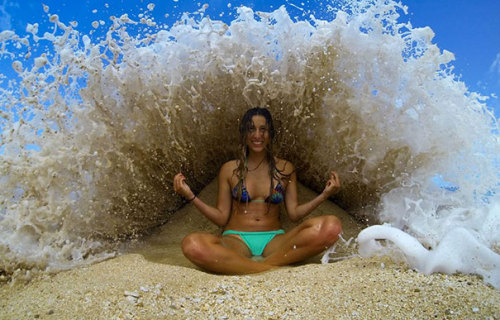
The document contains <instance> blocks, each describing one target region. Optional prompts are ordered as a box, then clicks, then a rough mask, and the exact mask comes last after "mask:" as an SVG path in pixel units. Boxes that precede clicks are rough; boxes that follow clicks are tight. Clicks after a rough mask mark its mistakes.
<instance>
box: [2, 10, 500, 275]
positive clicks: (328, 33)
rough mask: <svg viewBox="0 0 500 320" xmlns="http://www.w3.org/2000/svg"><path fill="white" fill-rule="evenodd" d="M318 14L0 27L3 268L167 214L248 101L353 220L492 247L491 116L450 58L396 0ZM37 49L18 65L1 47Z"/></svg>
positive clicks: (219, 155) (72, 259)
mask: <svg viewBox="0 0 500 320" xmlns="http://www.w3.org/2000/svg"><path fill="white" fill-rule="evenodd" d="M332 8H333V7H330V9H331V10H332V11H331V14H332V18H331V19H329V20H320V19H316V18H314V17H310V18H307V19H302V20H301V19H295V20H293V19H292V18H291V17H290V15H289V14H288V13H287V10H286V8H285V7H281V8H279V9H278V10H275V11H273V12H254V11H252V10H251V9H249V8H246V7H240V8H238V9H237V13H238V14H237V16H236V18H235V19H234V20H232V21H231V22H230V23H229V24H226V23H224V22H221V21H216V20H211V19H209V18H207V17H205V16H204V15H203V11H200V12H198V13H197V14H196V15H184V16H183V17H182V19H181V20H180V21H178V23H176V24H175V25H174V26H172V27H170V28H165V27H160V26H159V25H157V24H156V23H155V22H154V21H152V20H151V19H149V18H144V17H143V18H141V19H135V18H134V17H129V16H128V15H122V16H121V17H112V26H111V27H110V28H109V29H108V31H107V32H106V33H105V35H104V36H103V37H102V38H100V39H99V38H98V39H93V38H92V37H91V35H90V34H89V35H87V34H83V33H80V32H79V31H77V29H76V26H77V24H75V23H69V24H64V23H63V22H61V21H59V18H58V17H57V16H55V15H52V16H50V21H51V22H52V23H53V25H54V30H53V32H52V33H48V32H45V33H44V34H43V35H41V36H40V35H39V30H38V28H39V26H38V25H36V24H33V25H29V26H28V29H27V31H28V33H29V34H30V35H28V36H24V37H22V36H18V35H16V34H14V33H13V32H11V31H4V32H2V33H0V40H1V42H2V44H3V46H2V48H3V49H2V56H3V57H10V59H11V60H12V67H13V69H14V70H15V72H17V74H18V75H19V78H20V80H19V81H14V80H10V81H9V83H7V84H6V85H4V86H3V89H2V92H1V99H2V105H3V106H5V107H4V108H3V109H0V113H1V120H0V121H1V122H0V126H1V128H2V135H1V149H0V155H1V162H0V171H1V178H0V199H1V204H0V206H1V207H0V233H1V234H2V237H1V239H0V256H1V257H2V259H1V260H0V261H1V263H0V269H1V270H4V271H3V272H5V273H9V274H16V272H17V273H23V272H24V271H26V270H31V271H36V270H47V271H52V270H61V269H65V268H71V267H73V266H76V265H81V264H85V263H91V262H93V261H96V260H99V259H104V258H106V257H108V256H109V255H112V254H113V252H114V250H115V249H116V245H117V243H119V240H122V239H126V238H128V237H133V236H136V235H140V234H142V233H144V232H146V231H147V230H149V229H151V228H152V227H155V226H157V225H160V224H162V223H164V222H165V221H167V220H168V218H169V216H170V215H171V214H173V213H174V212H175V211H176V210H177V209H178V208H179V207H180V206H181V205H182V202H181V200H180V199H179V197H178V196H176V195H175V194H174V193H173V190H172V186H171V180H172V177H173V176H174V174H175V173H177V172H179V171H183V172H184V173H185V174H186V175H187V176H188V179H189V181H190V183H191V185H192V186H193V188H194V189H195V190H196V191H199V190H200V189H201V188H203V186H204V185H206V184H207V183H208V182H209V181H210V180H212V179H213V178H214V177H215V175H216V173H217V170H218V168H219V167H220V165H221V164H222V163H223V162H224V161H227V160H228V159H231V158H233V155H234V152H235V150H234V146H236V145H237V137H236V132H237V127H236V126H237V121H238V118H239V117H240V116H241V115H242V114H243V112H244V111H245V110H246V109H247V108H249V107H253V106H267V107H268V108H269V109H270V110H271V111H272V113H273V115H274V117H275V119H276V122H277V123H278V132H277V136H278V141H277V145H278V153H279V155H280V156H281V157H283V158H286V159H289V160H291V161H292V162H294V163H295V164H296V166H297V167H298V168H299V171H298V178H299V180H301V181H302V182H303V183H305V184H306V185H308V186H309V187H311V188H313V189H316V190H320V189H321V187H322V186H323V183H324V180H325V178H326V174H327V172H329V170H330V169H335V170H337V171H338V172H339V174H340V175H341V177H342V180H343V183H344V186H345V188H344V189H343V191H342V192H341V193H340V195H339V196H338V197H337V199H336V200H337V202H338V203H339V204H340V205H341V206H343V207H344V208H345V209H347V210H348V211H349V212H352V213H353V214H354V215H356V216H357V217H359V218H360V219H367V220H368V221H369V222H370V223H377V222H390V223H391V224H392V225H393V226H394V227H396V228H398V229H400V230H403V231H405V232H406V233H408V234H411V235H412V236H414V237H415V238H416V239H418V240H419V241H420V243H422V244H423V245H424V246H426V247H432V248H434V247H437V245H438V244H439V243H440V242H441V241H442V240H443V239H444V237H445V236H446V235H447V234H448V233H449V232H450V231H451V230H453V229H455V228H457V227H460V228H463V230H465V231H464V232H469V234H471V235H472V236H473V237H474V239H476V240H477V241H478V243H480V244H481V245H483V246H485V247H486V248H490V249H492V250H497V251H498V247H499V244H500V238H499V237H498V235H496V233H495V232H489V231H491V230H496V229H494V226H497V225H498V221H499V213H498V209H492V208H495V207H494V204H495V203H497V202H498V201H499V200H498V195H497V193H496V192H497V190H498V181H499V176H498V154H500V152H499V151H500V150H499V149H500V144H499V140H498V136H497V135H495V134H494V133H492V132H493V131H494V130H495V129H496V130H498V126H497V123H496V119H495V118H494V117H493V116H492V114H491V112H490V111H489V110H488V108H487V106H486V105H485V104H484V103H483V100H482V97H480V96H478V95H477V94H475V93H471V92H468V91H467V89H466V87H465V85H464V84H463V83H462V82H460V81H457V79H456V76H455V75H454V74H453V71H452V65H451V61H452V60H453V54H451V53H450V52H447V51H442V50H440V49H439V48H438V47H437V46H436V45H435V44H433V43H432V37H433V32H432V30H431V29H429V28H412V26H411V25H410V24H408V23H404V22H400V20H401V19H400V15H401V14H405V10H406V8H404V7H402V6H401V5H400V4H397V3H395V2H392V1H385V2H377V1H361V2H353V3H347V4H346V5H345V6H343V7H339V8H334V9H332ZM142 28H146V29H147V32H139V31H137V30H142ZM42 43H43V44H44V46H45V45H47V46H49V47H50V50H48V51H47V52H43V53H40V54H36V52H33V53H32V52H31V51H29V50H28V54H27V56H26V57H25V58H24V59H20V58H19V57H17V55H14V54H12V53H11V52H10V51H9V49H8V48H9V46H14V47H16V46H17V47H22V48H28V49H29V48H31V47H37V48H40V47H42V45H41V44H42ZM497 132H498V131H497ZM436 176H440V177H442V179H443V180H445V181H447V182H449V183H452V184H453V185H455V186H458V187H457V188H455V189H454V190H453V191H450V190H449V189H450V188H448V189H447V188H443V187H442V186H440V185H437V184H436V183H435V182H434V179H435V177H436ZM496 208H498V207H496ZM117 240H118V241H117ZM493 254H495V253H493Z"/></svg>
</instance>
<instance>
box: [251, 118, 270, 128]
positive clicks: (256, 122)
mask: <svg viewBox="0 0 500 320" xmlns="http://www.w3.org/2000/svg"><path fill="white" fill-rule="evenodd" d="M252 124H253V125H254V126H256V127H260V126H267V120H266V118H265V117H264V116H261V115H255V116H253V117H252Z"/></svg>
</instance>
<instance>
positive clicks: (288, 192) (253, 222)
mask: <svg viewBox="0 0 500 320" xmlns="http://www.w3.org/2000/svg"><path fill="white" fill-rule="evenodd" d="M239 132H240V138H241V142H240V143H241V150H242V152H241V155H240V157H241V158H240V159H238V160H232V161H229V162H227V163H225V164H224V165H223V166H222V168H221V169H220V172H219V176H218V195H217V204H216V206H215V207H212V206H209V205H207V204H206V203H204V202H203V201H202V200H200V199H199V198H198V197H196V195H195V194H194V193H193V192H192V191H191V189H190V188H189V186H188V185H187V184H186V182H185V180H186V177H185V176H184V175H183V174H182V173H179V174H177V175H176V176H175V178H174V190H175V192H177V193H179V194H180V195H182V196H183V197H185V198H186V199H187V200H188V201H190V202H192V203H193V204H194V205H195V206H196V208H197V209H198V210H199V211H200V212H201V213H202V214H203V215H205V216H206V217H207V218H208V219H209V220H210V221H212V222H213V223H215V224H216V225H218V226H220V227H223V228H224V232H223V233H222V235H213V234H209V233H191V234H189V235H187V236H186V237H185V238H184V240H183V241H182V251H183V253H184V255H185V256H186V257H187V258H188V259H189V260H190V261H192V262H193V263H194V264H196V265H197V266H199V267H201V268H203V269H205V270H208V271H211V272H215V273H221V274H247V273H256V272H261V271H265V270H269V269H271V268H275V267H277V266H283V265H288V264H291V263H295V262H299V261H302V260H304V259H306V258H308V257H311V256H314V255H316V254H318V253H320V252H322V251H323V250H325V249H326V248H328V247H330V246H331V245H333V244H334V243H335V242H336V241H337V239H338V238H339V234H340V233H341V232H342V227H341V224H340V221H339V219H337V217H335V216H333V215H325V216H319V217H315V218H310V219H307V220H305V221H304V222H302V223H301V224H299V225H298V226H296V227H294V228H293V229H291V230H289V231H286V232H285V231H284V230H283V229H281V224H280V220H279V213H280V212H279V211H280V206H279V204H280V203H282V202H284V204H285V208H286V211H287V213H288V216H289V217H290V220H292V221H294V222H296V221H298V220H300V219H302V218H303V217H305V216H307V215H308V214H309V213H311V212H312V211H313V210H314V209H315V208H316V207H317V206H318V205H320V204H321V203H322V202H323V201H325V200H326V199H327V198H328V197H329V196H331V195H332V194H334V193H335V192H337V191H338V190H339V189H340V180H339V176H338V174H337V173H336V172H331V175H330V179H329V180H328V181H327V183H326V186H325V189H324V190H323V192H322V193H321V194H319V195H318V196H317V197H316V198H314V199H313V200H311V201H309V202H307V203H304V204H299V203H298V200H297V177H296V174H295V168H294V166H293V165H292V164H291V163H290V162H288V161H286V160H283V159H278V158H276V157H275V156H274V155H273V152H272V149H273V148H272V143H273V140H274V135H275V131H274V126H273V120H272V117H271V114H270V113H269V111H268V110H267V109H265V108H253V109H250V110H248V111H247V112H246V113H245V115H244V116H243V118H242V120H241V123H240V126H239ZM254 256H261V258H259V259H252V257H254Z"/></svg>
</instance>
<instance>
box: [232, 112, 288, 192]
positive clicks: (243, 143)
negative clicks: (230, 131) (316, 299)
mask: <svg viewBox="0 0 500 320" xmlns="http://www.w3.org/2000/svg"><path fill="white" fill-rule="evenodd" d="M254 116H263V117H264V118H266V125H267V130H268V132H269V138H270V139H269V143H268V144H267V146H266V151H267V161H268V163H269V176H270V177H271V184H270V186H269V194H272V191H273V188H274V186H273V181H274V180H280V176H279V175H278V172H279V171H278V170H277V169H276V160H275V159H274V154H273V142H274V138H275V133H276V132H275V130H274V124H273V118H272V116H271V113H270V112H269V110H267V109H266V108H261V107H255V108H252V109H249V110H247V112H245V114H244V115H243V118H242V119H241V121H240V126H239V133H240V146H239V150H240V152H239V157H238V158H239V159H238V160H239V161H238V167H237V168H236V169H235V170H234V173H235V174H236V176H237V177H238V180H239V182H238V185H239V186H238V197H239V198H240V199H241V190H242V187H243V179H244V177H245V176H246V174H247V173H248V166H247V164H248V163H247V157H248V153H249V150H248V146H247V137H248V134H249V133H250V129H252V128H253V127H254V124H253V121H252V118H253V117H254Z"/></svg>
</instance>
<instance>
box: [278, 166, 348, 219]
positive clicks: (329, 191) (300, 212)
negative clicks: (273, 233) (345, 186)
mask: <svg viewBox="0 0 500 320" xmlns="http://www.w3.org/2000/svg"><path fill="white" fill-rule="evenodd" d="M292 170H293V171H292V174H291V176H290V179H289V183H288V186H287V188H286V197H285V207H286V211H287V212H288V216H289V217H290V220H292V221H298V220H300V219H302V218H304V217H305V216H307V215H308V214H310V213H311V212H312V211H313V210H314V209H316V208H317V207H318V206H319V205H320V204H321V203H322V202H323V201H325V200H326V199H328V197H330V196H331V195H333V194H334V193H336V192H338V190H339V189H340V178H339V175H338V174H337V173H336V172H335V171H332V172H331V175H330V179H328V181H327V182H326V186H325V189H324V190H323V192H322V193H321V194H319V195H318V196H317V197H316V198H314V199H312V200H311V201H309V202H306V203H304V204H299V202H298V198H297V176H296V174H295V170H294V169H293V168H292Z"/></svg>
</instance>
